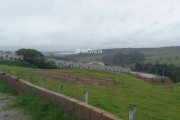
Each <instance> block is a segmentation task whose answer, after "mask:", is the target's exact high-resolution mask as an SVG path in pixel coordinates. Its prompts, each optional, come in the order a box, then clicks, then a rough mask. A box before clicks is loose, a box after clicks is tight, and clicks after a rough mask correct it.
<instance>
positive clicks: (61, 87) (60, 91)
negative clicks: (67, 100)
mask: <svg viewBox="0 0 180 120" xmlns="http://www.w3.org/2000/svg"><path fill="white" fill-rule="evenodd" d="M62 90H63V86H62V85H60V86H59V94H62Z"/></svg>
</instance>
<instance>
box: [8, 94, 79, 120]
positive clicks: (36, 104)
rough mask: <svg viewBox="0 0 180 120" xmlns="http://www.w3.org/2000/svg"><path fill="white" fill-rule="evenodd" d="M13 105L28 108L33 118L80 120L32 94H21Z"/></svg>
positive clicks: (27, 111)
mask: <svg viewBox="0 0 180 120" xmlns="http://www.w3.org/2000/svg"><path fill="white" fill-rule="evenodd" d="M11 106H12V107H20V108H23V109H24V110H26V113H27V114H28V115H29V116H30V118H31V120H79V119H78V118H75V117H72V115H70V114H68V113H66V112H63V111H62V110H60V109H58V108H56V107H55V106H54V105H53V104H52V103H50V102H47V101H45V100H41V99H39V98H37V97H36V96H34V95H32V94H20V95H19V96H18V97H17V98H16V99H15V100H14V102H13V104H12V105H11Z"/></svg>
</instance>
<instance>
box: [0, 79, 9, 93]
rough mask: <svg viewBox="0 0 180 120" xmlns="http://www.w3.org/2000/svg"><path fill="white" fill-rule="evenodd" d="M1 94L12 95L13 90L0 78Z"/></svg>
mask: <svg viewBox="0 0 180 120" xmlns="http://www.w3.org/2000/svg"><path fill="white" fill-rule="evenodd" d="M0 92H1V93H12V89H11V88H10V86H9V85H7V84H6V83H4V82H3V81H2V79H1V78H0Z"/></svg>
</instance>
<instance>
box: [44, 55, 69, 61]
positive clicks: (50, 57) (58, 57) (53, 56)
mask: <svg viewBox="0 0 180 120" xmlns="http://www.w3.org/2000/svg"><path fill="white" fill-rule="evenodd" d="M46 58H49V59H55V60H65V61H69V59H67V58H64V57H60V56H55V55H53V54H51V55H50V56H47V57H46Z"/></svg>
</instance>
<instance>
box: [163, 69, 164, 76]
mask: <svg viewBox="0 0 180 120" xmlns="http://www.w3.org/2000/svg"><path fill="white" fill-rule="evenodd" d="M163 77H164V68H163Z"/></svg>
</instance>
